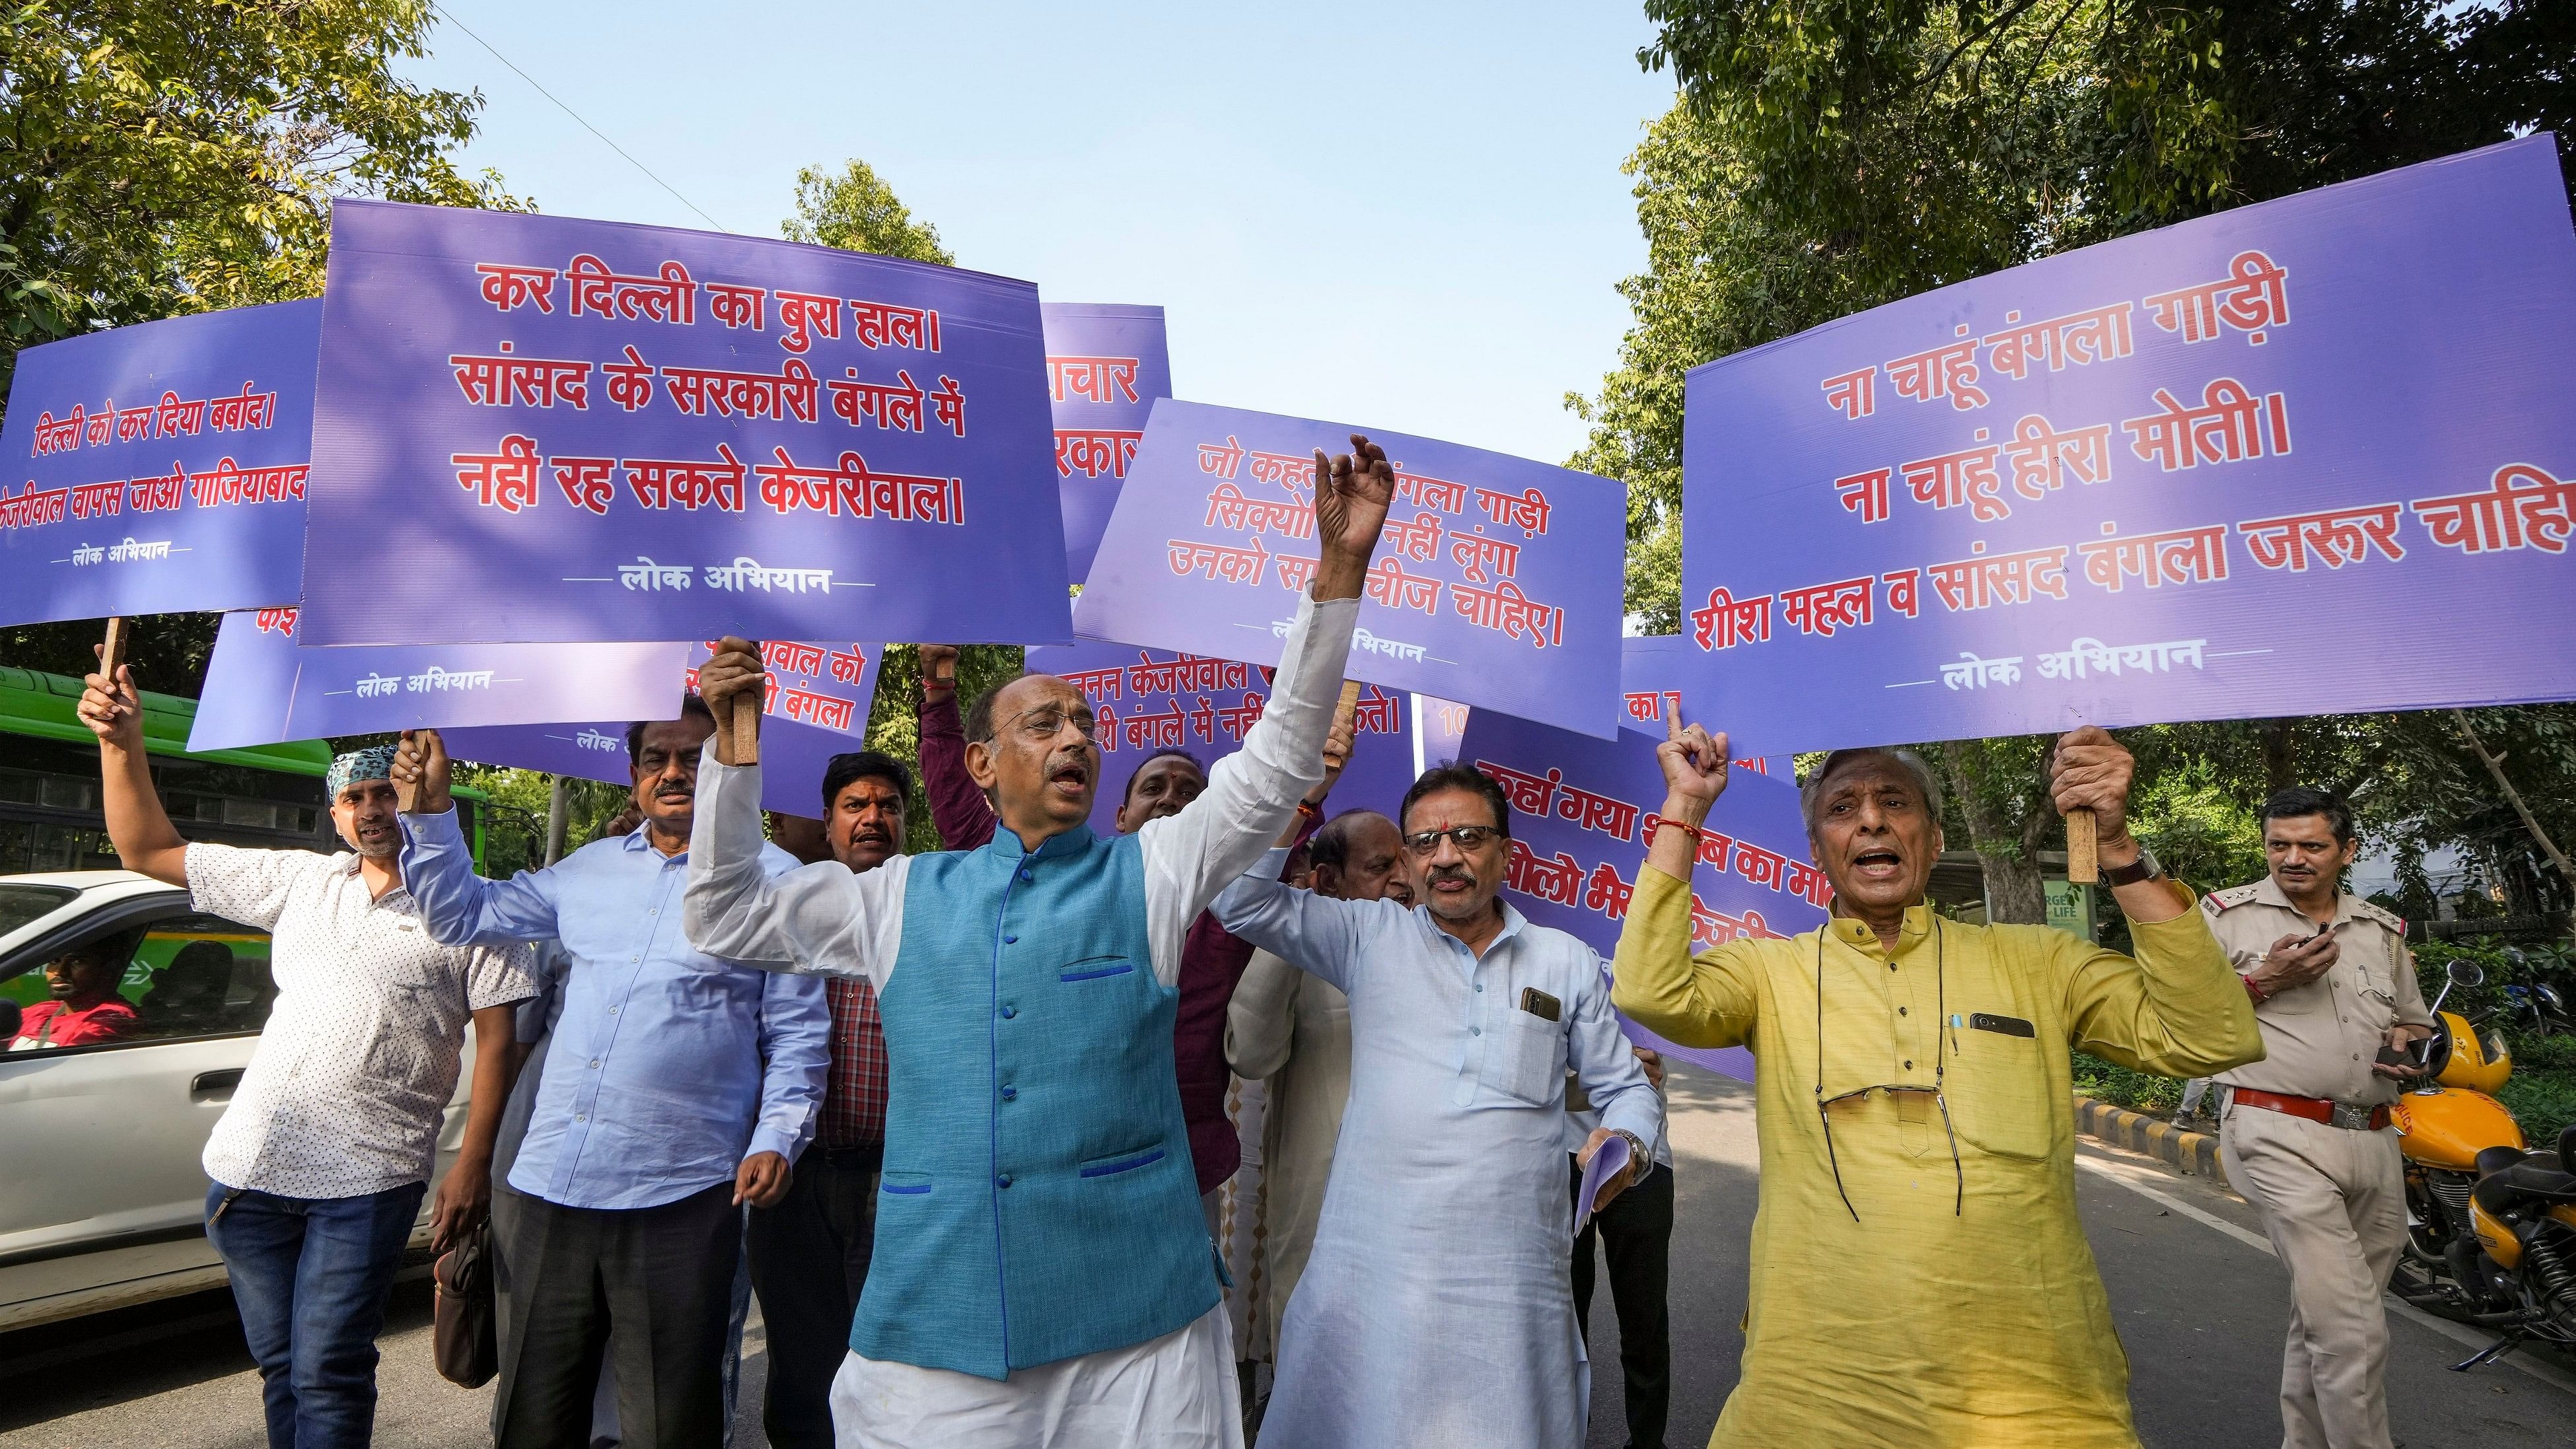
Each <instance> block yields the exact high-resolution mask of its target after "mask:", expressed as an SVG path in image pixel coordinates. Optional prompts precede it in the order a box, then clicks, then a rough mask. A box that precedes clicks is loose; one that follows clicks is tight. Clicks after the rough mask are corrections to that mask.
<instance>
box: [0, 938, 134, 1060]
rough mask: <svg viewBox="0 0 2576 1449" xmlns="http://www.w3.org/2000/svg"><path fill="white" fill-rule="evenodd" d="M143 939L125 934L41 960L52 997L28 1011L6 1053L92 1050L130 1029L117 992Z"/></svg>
mask: <svg viewBox="0 0 2576 1449" xmlns="http://www.w3.org/2000/svg"><path fill="white" fill-rule="evenodd" d="M142 939H143V933H142V932H141V931H129V932H125V933H123V934H120V935H115V936H110V937H108V938H106V939H105V940H100V941H91V942H87V943H85V944H83V945H79V946H75V947H73V948H72V949H70V950H68V951H65V952H64V953H63V954H61V955H60V956H57V957H55V958H54V959H53V960H51V961H48V962H46V963H45V985H46V987H47V990H48V993H49V995H50V996H51V997H52V999H51V1000H48V1001H39V1002H37V1003H36V1004H35V1005H33V1006H31V1007H28V1008H27V1014H26V1017H25V1019H24V1020H22V1021H20V1022H19V1024H18V1036H17V1039H16V1040H15V1041H12V1042H11V1043H9V1050H11V1051H13V1052H24V1051H43V1050H46V1049H47V1048H50V1047H74V1046H96V1045H98V1044H99V1043H100V1042H106V1041H114V1040H116V1039H117V1038H118V1037H121V1036H124V1035H125V1034H126V1033H128V1032H130V1031H132V1030H134V1022H135V1013H134V1007H133V1005H132V1004H131V1003H129V1002H128V1001H127V1000H126V999H125V998H124V997H122V996H119V995H118V994H117V991H116V988H117V984H118V982H119V981H120V980H121V979H122V978H123V976H124V974H125V963H126V962H127V961H129V960H132V959H133V957H134V948H135V946H136V945H137V944H138V943H139V942H141V940H142Z"/></svg>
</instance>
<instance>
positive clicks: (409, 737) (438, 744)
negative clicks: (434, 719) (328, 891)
mask: <svg viewBox="0 0 2576 1449" xmlns="http://www.w3.org/2000/svg"><path fill="white" fill-rule="evenodd" d="M388 773H389V774H390V775H391V776H392V777H393V782H394V788H395V789H397V790H404V789H416V790H417V791H418V793H417V794H416V795H415V796H414V797H413V798H412V811H413V813H411V814H407V815H403V816H400V817H398V818H399V819H400V820H401V821H402V827H403V855H402V878H403V886H404V888H405V889H407V890H409V891H410V892H411V898H412V903H413V904H414V905H416V906H418V907H419V909H420V920H421V924H422V925H423V926H426V927H427V928H428V929H429V938H430V939H431V940H433V941H436V942H438V943H439V944H440V945H442V946H466V945H474V946H498V945H506V944H507V943H509V942H512V941H544V940H549V939H552V938H553V937H555V936H558V935H560V934H562V932H561V929H560V928H559V927H558V926H557V925H556V922H555V904H556V875H555V872H556V870H557V867H555V866H547V867H545V868H544V869H542V870H523V871H521V872H519V873H518V874H517V875H514V876H512V877H510V878H509V879H508V880H485V879H484V878H483V877H481V876H479V875H476V874H475V873H474V851H473V847H471V846H470V845H468V844H466V841H465V832H464V830H463V828H462V827H461V826H460V825H459V824H458V823H457V819H456V806H455V802H454V801H453V799H451V798H450V795H449V792H448V784H449V779H448V777H449V767H448V760H447V746H446V744H445V742H443V741H441V740H440V739H439V737H438V731H436V730H413V731H411V732H409V733H407V734H405V735H404V736H403V740H402V746H401V748H400V749H397V750H396V751H395V752H394V762H393V766H392V768H391V769H390V770H389V771H388Z"/></svg>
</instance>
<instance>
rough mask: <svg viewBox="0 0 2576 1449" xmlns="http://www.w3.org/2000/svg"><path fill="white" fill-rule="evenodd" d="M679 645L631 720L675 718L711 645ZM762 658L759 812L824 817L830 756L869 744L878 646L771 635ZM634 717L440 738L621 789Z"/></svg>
mask: <svg viewBox="0 0 2576 1449" xmlns="http://www.w3.org/2000/svg"><path fill="white" fill-rule="evenodd" d="M681 648H682V649H683V650H684V651H685V652H686V657H687V660H688V667H687V668H686V669H685V670H682V671H680V672H679V673H677V674H676V675H675V676H674V677H673V678H672V680H671V683H670V686H669V688H668V689H667V690H666V691H665V692H664V694H663V695H662V697H661V698H660V700H659V701H658V702H657V703H656V704H655V705H654V707H653V709H652V710H651V711H650V712H649V713H646V714H642V715H638V716H637V718H640V719H646V720H661V719H672V718H676V717H677V716H678V713H679V706H680V698H681V696H682V695H683V694H689V693H694V692H696V690H697V687H698V670H697V666H698V665H700V664H703V663H705V662H706V661H707V659H708V658H709V656H711V655H712V654H713V653H714V650H713V649H712V648H710V647H709V644H708V643H707V642H704V641H702V642H700V643H696V644H688V645H682V646H681ZM760 659H761V667H762V669H763V670H765V671H766V672H767V673H768V676H769V684H768V689H767V690H766V691H765V693H764V695H763V698H762V702H761V715H762V719H761V721H760V808H762V809H764V810H775V811H778V812H779V813H780V814H783V815H802V816H805V817H807V818H808V819H821V818H823V770H824V767H825V766H826V765H828V764H830V763H831V759H832V756H834V755H839V754H847V753H850V752H852V751H855V750H863V749H865V748H867V732H868V706H869V704H870V703H871V702H872V701H874V700H875V698H876V690H877V667H878V666H879V665H880V664H882V663H883V662H884V650H883V649H882V647H881V646H879V645H875V644H802V643H792V642H789V641H786V640H779V639H772V640H765V641H763V642H762V644H761V646H760ZM632 723H634V721H633V720H630V719H585V720H578V721H574V722H571V723H566V724H551V725H548V724H534V725H496V726H490V727H478V728H470V729H455V730H442V731H441V732H440V734H441V737H442V738H443V739H444V740H445V741H446V743H447V753H448V755H449V756H450V757H451V758H454V759H459V760H472V761H474V762H476V763H477V764H484V765H510V766H515V767H517V768H519V769H522V770H543V771H545V772H547V773H548V774H553V775H570V776H573V777H574V778H576V779H582V780H598V781H600V782H602V783H604V784H610V785H616V786H618V787H620V788H623V787H625V786H627V785H628V784H630V783H631V782H632V781H633V779H634V772H633V769H632V767H631V765H630V764H629V762H628V760H627V757H626V728H627V726H628V725H630V724H632Z"/></svg>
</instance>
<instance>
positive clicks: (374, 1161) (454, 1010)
mask: <svg viewBox="0 0 2576 1449" xmlns="http://www.w3.org/2000/svg"><path fill="white" fill-rule="evenodd" d="M186 859H187V871H188V894H189V897H190V899H191V901H192V903H193V904H194V905H195V907H196V909H198V910H201V911H204V912H206V913H207V914H209V915H216V916H222V917H224V918H225V919H226V920H232V921H239V922H241V923H242V924H243V925H245V926H256V927H258V928H260V929H261V930H264V931H267V932H269V933H270V939H269V948H268V949H269V955H268V971H269V977H270V979H271V980H273V981H274V982H276V984H277V1001H276V1004H275V1006H273V1007H272V1008H271V1009H270V1011H269V1014H268V1025H267V1026H266V1027H265V1028H263V1029H262V1030H261V1032H260V1034H259V1045H258V1046H257V1047H256V1048H254V1049H253V1050H252V1052H251V1058H250V1066H249V1068H248V1069H247V1070H245V1071H244V1072H243V1073H242V1079H241V1085H240V1086H239V1087H238V1088H236V1089H235V1090H234V1092H233V1099H232V1102H231V1104H230V1105H228V1106H226V1107H225V1108H224V1115H223V1117H222V1119H221V1120H219V1121H218V1122H216V1123H215V1130H214V1132H213V1134H212V1135H211V1136H209V1137H208V1138H207V1139H206V1153H205V1168H206V1175H207V1176H208V1177H211V1178H213V1179H214V1180H215V1181H217V1182H219V1183H222V1184H223V1185H224V1186H226V1187H239V1188H250V1189H254V1190H256V1191H259V1192H267V1193H275V1194H276V1195H278V1196H280V1197H306V1198H331V1197H357V1196H360V1195H361V1194H365V1193H373V1192H383V1191H385V1190H386V1189H388V1188H396V1187H401V1186H403V1185H404V1184H406V1183H413V1182H426V1181H428V1180H429V1175H430V1172H431V1170H432V1169H433V1168H435V1167H436V1165H437V1162H438V1127H439V1120H440V1117H441V1114H443V1113H444V1112H445V1111H446V1109H447V1099H448V1098H449V1097H450V1096H452V1095H454V1093H455V1091H456V1075H457V1071H458V1068H459V1063H460V1062H461V1060H462V1056H463V1052H464V1049H465V1024H466V1023H467V1022H468V1021H469V1020H471V1019H472V1017H473V1014H474V1013H475V1012H477V1011H480V1010H482V1009H483V1008H484V1007H487V1006H506V1005H508V1004H510V1003H511V1002H514V1001H520V1000H523V999H525V998H527V997H529V996H533V995H535V994H536V978H535V975H534V966H535V953H534V952H533V951H532V950H531V949H530V948H528V947H526V946H512V947H508V948H506V949H495V948H491V947H484V946H441V945H439V944H438V943H437V942H435V941H433V940H431V939H430V938H429V932H428V931H426V930H424V929H422V927H421V922H420V913H419V911H418V909H417V908H416V907H415V906H414V905H413V903H412V898H411V893H410V892H409V891H407V890H405V889H403V888H402V887H401V886H399V885H397V886H395V887H394V888H393V889H392V890H389V891H387V892H385V893H384V894H383V895H382V896H378V897H374V898H372V899H371V898H370V897H369V896H368V894H367V882H366V878H365V877H364V876H362V875H361V874H359V870H358V857H357V856H356V855H354V854H352V853H350V852H348V851H342V852H340V853H339V854H336V855H321V854H318V853H316V852H314V851H310V850H244V849H240V848H238V847H235V846H230V845H207V844H196V845H191V846H189V847H188V851H187V857H186ZM477 1045H478V1046H480V1047H481V1048H482V1049H484V1050H487V1051H504V1050H507V1049H508V1048H507V1044H506V1041H493V1042H484V1043H478V1044H477Z"/></svg>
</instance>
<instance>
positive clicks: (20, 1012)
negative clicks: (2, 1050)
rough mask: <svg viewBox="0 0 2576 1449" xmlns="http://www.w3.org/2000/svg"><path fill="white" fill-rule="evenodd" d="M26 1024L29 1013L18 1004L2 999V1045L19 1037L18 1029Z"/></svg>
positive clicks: (0, 1013)
mask: <svg viewBox="0 0 2576 1449" xmlns="http://www.w3.org/2000/svg"><path fill="white" fill-rule="evenodd" d="M26 1023H27V1013H26V1011H25V1010H24V1009H23V1008H21V1007H20V1006H19V1005H18V1003H16V1002H14V1001H10V1000H6V999H0V1043H6V1042H8V1041H10V1040H12V1039H13V1038H15V1037H16V1036H17V1035H18V1028H20V1027H22V1026H24V1025H26Z"/></svg>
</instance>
